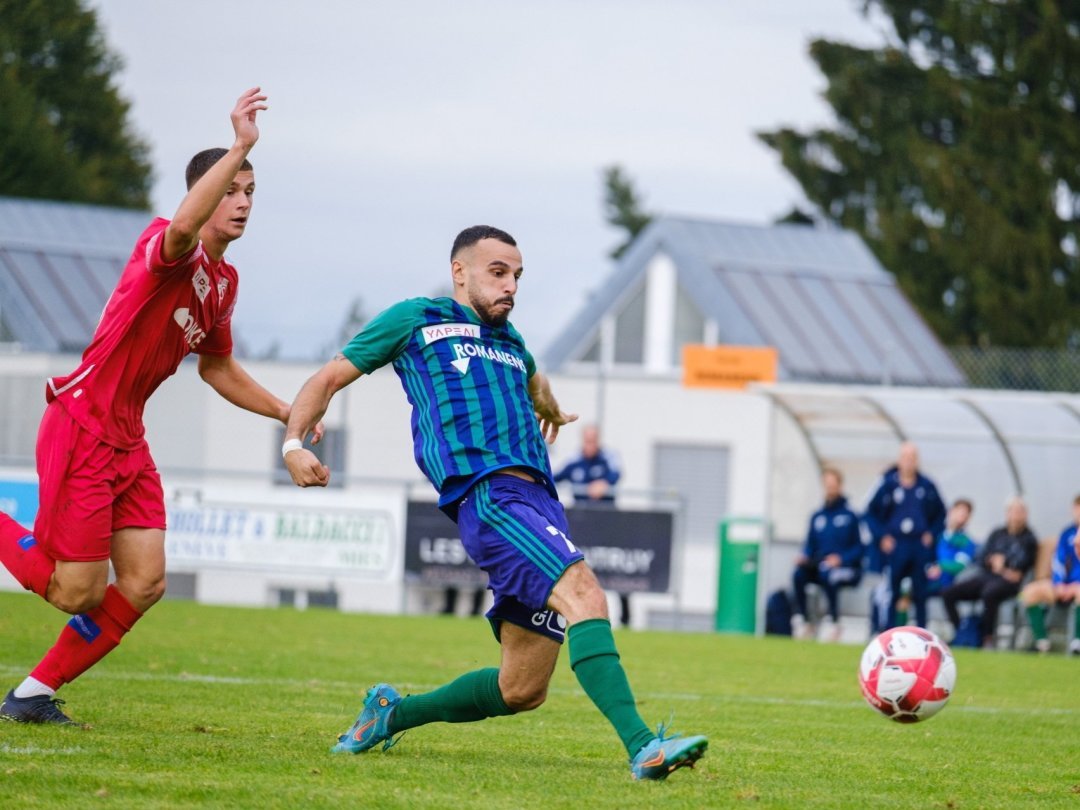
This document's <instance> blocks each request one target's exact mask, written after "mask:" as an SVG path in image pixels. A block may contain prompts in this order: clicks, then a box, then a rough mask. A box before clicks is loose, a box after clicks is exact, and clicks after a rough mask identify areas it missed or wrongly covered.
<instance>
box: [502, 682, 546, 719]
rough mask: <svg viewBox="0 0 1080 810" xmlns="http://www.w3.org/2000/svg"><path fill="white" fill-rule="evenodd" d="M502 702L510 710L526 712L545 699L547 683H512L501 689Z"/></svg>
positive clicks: (539, 704)
mask: <svg viewBox="0 0 1080 810" xmlns="http://www.w3.org/2000/svg"><path fill="white" fill-rule="evenodd" d="M501 691H502V699H503V703H505V704H506V708H508V709H510V711H512V712H514V713H517V712H528V711H532V710H533V709H537V708H539V707H540V706H541V705H543V703H544V701H545V700H546V699H547V684H546V683H545V684H527V683H526V684H514V685H511V686H507V687H504V688H502V689H501Z"/></svg>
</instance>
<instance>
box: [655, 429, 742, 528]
mask: <svg viewBox="0 0 1080 810" xmlns="http://www.w3.org/2000/svg"><path fill="white" fill-rule="evenodd" d="M729 456H730V451H729V450H728V448H726V447H707V446H706V447H702V446H700V445H692V444H666V443H663V444H658V445H656V455H655V459H656V460H655V462H654V464H655V467H654V472H655V474H654V476H653V481H654V484H653V486H654V487H655V488H656V489H658V490H661V491H664V490H671V491H673V492H676V493H678V494H679V495H680V496H681V497H682V499H683V502H684V506H683V513H682V514H683V518H684V520H685V524H684V527H685V537H686V539H687V541H688V542H689V543H696V544H711V543H715V542H716V538H717V531H718V530H719V525H720V521H721V520H722V519H723V518H724V516H725V515H726V514H727V511H728V507H727V501H728V469H729V463H730V458H729Z"/></svg>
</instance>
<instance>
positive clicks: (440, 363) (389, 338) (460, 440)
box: [342, 298, 558, 519]
mask: <svg viewBox="0 0 1080 810" xmlns="http://www.w3.org/2000/svg"><path fill="white" fill-rule="evenodd" d="M342 354H344V355H345V357H346V358H347V359H348V360H349V361H350V362H352V364H353V365H354V366H356V368H357V369H359V370H360V371H361V372H363V373H364V374H370V373H371V372H373V371H375V370H376V369H378V368H381V367H382V366H384V365H386V364H387V363H393V366H394V370H395V371H396V372H397V375H398V377H399V378H400V379H401V385H402V387H403V388H404V389H405V395H406V396H407V397H408V398H409V403H410V404H411V405H412V435H413V452H414V455H415V457H416V463H417V464H418V465H419V467H420V469H421V470H422V471H423V472H424V475H426V476H427V477H428V479H429V480H430V481H431V483H432V484H434V485H435V489H437V490H438V491H439V506H440V508H442V509H443V511H445V512H446V513H447V514H449V515H450V516H451V517H453V518H455V519H456V517H457V515H456V513H457V504H458V502H459V501H460V500H461V499H462V498H463V497H465V493H466V492H467V491H468V490H469V487H471V486H472V485H473V484H475V483H476V482H477V481H479V480H480V479H481V478H483V477H485V476H487V475H490V474H491V473H492V472H495V471H496V470H500V469H505V468H507V467H522V468H525V469H528V470H530V471H531V472H532V473H533V474H535V475H536V477H537V478H538V479H540V480H541V481H543V483H544V484H545V486H546V487H547V488H548V490H549V491H550V492H551V494H552V496H553V497H558V495H557V493H556V491H555V485H554V484H553V483H552V474H551V462H550V460H549V459H548V452H547V445H546V444H545V443H544V438H543V436H542V435H541V434H540V428H539V425H538V424H537V421H536V412H535V410H534V408H533V401H532V397H531V396H530V395H529V389H528V382H529V378H530V377H532V375H533V374H535V373H536V364H535V362H534V361H533V357H532V355H531V354H529V352H528V350H527V349H526V348H525V341H524V340H522V338H521V335H520V334H519V333H518V331H517V330H516V329H515V328H514V327H513V325H512V324H510V323H507V324H506V325H505V326H490V325H488V324H486V323H484V322H483V321H481V320H480V318H479V316H478V315H477V314H476V313H475V312H474V311H473V310H472V309H470V308H468V307H463V306H462V305H461V304H459V303H457V302H456V301H454V300H453V299H452V298H411V299H409V300H407V301H402V302H401V303H399V304H395V305H393V306H392V307H390V308H389V309H386V310H384V311H383V312H381V313H379V314H378V315H377V316H375V318H373V319H372V320H371V322H369V323H368V324H367V326H365V327H364V328H363V329H362V330H361V331H360V333H359V334H358V335H357V336H356V337H354V338H353V339H352V340H351V341H350V342H349V344H348V345H347V346H346V347H345V348H344V349H343V350H342Z"/></svg>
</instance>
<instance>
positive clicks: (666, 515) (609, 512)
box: [405, 501, 673, 593]
mask: <svg viewBox="0 0 1080 810" xmlns="http://www.w3.org/2000/svg"><path fill="white" fill-rule="evenodd" d="M566 519H567V522H568V523H569V524H570V539H571V541H572V542H573V543H574V545H576V546H577V547H578V548H580V549H581V550H582V552H583V553H584V554H585V559H586V560H588V562H589V565H590V566H591V567H592V569H593V571H595V572H596V576H597V578H598V579H599V580H600V585H601V586H602V587H603V588H604V589H606V590H611V591H618V592H619V593H642V592H648V593H666V592H667V591H668V589H669V588H670V585H671V542H672V528H673V517H672V514H671V513H670V512H644V511H624V510H620V509H611V508H588V507H577V508H570V509H567V510H566ZM405 575H406V578H407V579H409V580H411V581H413V582H419V583H422V584H424V585H432V586H446V585H454V586H459V587H477V586H481V587H482V586H484V585H486V584H487V575H486V574H484V572H483V571H480V570H479V569H478V568H476V566H474V565H473V564H472V561H471V560H469V557H468V555H467V554H466V553H465V549H464V547H463V546H462V545H461V538H460V536H459V534H458V527H457V525H456V524H455V523H454V522H453V521H452V520H450V518H448V517H447V516H446V515H444V514H443V513H442V512H440V511H439V508H438V506H437V505H436V504H434V503H432V502H430V501H409V504H408V509H407V513H406V523H405Z"/></svg>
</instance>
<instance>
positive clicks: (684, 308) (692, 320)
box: [671, 287, 705, 368]
mask: <svg viewBox="0 0 1080 810" xmlns="http://www.w3.org/2000/svg"><path fill="white" fill-rule="evenodd" d="M674 330H675V336H674V337H675V339H674V340H672V341H671V366H672V368H680V367H681V366H682V349H683V346H685V345H687V344H688V343H689V344H700V343H704V342H705V316H703V315H702V314H701V311H700V310H699V309H698V308H697V305H695V304H694V302H693V300H692V299H691V298H690V296H689V295H687V294H686V291H685V290H683V288H682V287H679V288H678V290H677V292H676V294H675V325H674Z"/></svg>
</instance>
